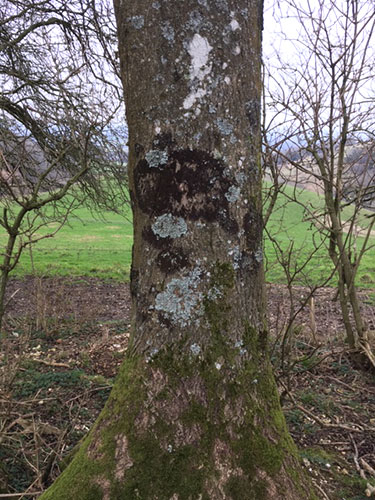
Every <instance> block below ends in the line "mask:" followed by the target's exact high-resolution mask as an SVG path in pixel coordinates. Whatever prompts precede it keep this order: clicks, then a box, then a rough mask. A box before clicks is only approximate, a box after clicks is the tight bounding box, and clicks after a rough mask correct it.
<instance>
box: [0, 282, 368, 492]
mask: <svg viewBox="0 0 375 500" xmlns="http://www.w3.org/2000/svg"><path fill="white" fill-rule="evenodd" d="M307 296H308V290H307V289H305V288H296V289H295V290H294V292H293V303H294V307H295V309H296V310H298V309H299V308H302V309H301V311H299V312H298V314H297V315H296V317H295V319H294V321H293V322H292V324H291V326H290V328H289V329H288V318H289V316H290V299H289V297H288V292H287V290H286V288H285V287H283V286H275V285H272V286H268V312H269V324H270V329H271V343H270V348H271V356H272V360H273V363H274V366H275V373H276V378H277V382H278V386H279V389H280V395H281V400H282V403H283V408H284V410H285V415H286V418H287V421H288V424H289V428H290V431H291V433H292V435H293V438H294V439H295V441H296V442H297V444H298V446H299V447H300V451H301V456H302V458H303V461H304V464H305V467H306V469H307V471H308V473H309V474H310V475H311V477H312V478H313V480H314V482H315V483H316V484H317V488H318V489H319V492H320V495H321V498H322V499H330V500H343V499H345V500H362V499H365V498H368V496H366V495H373V497H375V494H374V491H375V489H374V491H372V489H371V488H372V486H371V485H374V486H375V377H374V374H373V373H372V372H371V371H366V370H359V369H356V368H354V367H353V366H352V365H351V363H350V360H349V357H348V355H347V347H346V344H345V338H344V327H343V323H342V321H341V318H340V312H339V306H338V304H337V302H335V301H334V298H335V292H334V290H332V289H320V290H317V291H316V292H315V293H314V303H313V305H311V302H309V304H310V305H305V302H306V299H307ZM361 298H362V308H363V314H364V316H365V318H366V321H367V323H368V326H369V329H370V331H375V294H374V292H372V291H370V292H363V293H362V294H361ZM129 318H130V294H129V288H128V285H126V284H122V283H118V282H115V281H113V282H110V281H106V282H103V281H99V280H97V279H92V278H79V279H76V278H75V279H67V278H48V279H34V278H26V279H23V280H16V279H14V280H12V282H11V284H10V287H9V292H8V308H7V316H6V322H5V326H6V331H7V338H6V339H5V341H4V342H3V349H2V351H1V352H0V423H1V427H0V493H3V492H4V493H14V492H20V491H23V492H26V491H27V492H28V493H26V494H25V495H24V496H23V497H20V498H24V499H29V498H30V499H32V498H37V496H38V495H39V493H40V492H41V491H43V489H44V488H45V487H46V486H48V484H49V483H50V482H51V480H53V479H54V478H55V477H56V475H57V474H58V473H59V470H60V468H61V459H63V458H64V457H65V456H66V455H67V454H68V452H69V450H71V448H72V447H73V446H74V445H75V444H76V443H77V442H78V441H79V439H80V438H81V437H83V436H84V435H85V433H86V432H87V430H88V429H89V428H90V426H91V425H92V423H93V422H94V421H95V418H96V417H97V415H98V413H99V411H100V409H101V408H102V406H103V404H104V402H105V399H106V398H107V396H108V393H109V390H110V388H111V385H112V383H113V377H114V376H115V375H116V373H117V370H118V367H119V365H120V364H121V361H122V359H123V356H124V352H125V350H126V347H127V343H128V332H129ZM285 331H288V332H289V334H288V336H287V337H285ZM366 488H367V490H366ZM281 500H282V499H281Z"/></svg>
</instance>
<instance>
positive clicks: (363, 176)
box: [266, 0, 375, 365]
mask: <svg viewBox="0 0 375 500" xmlns="http://www.w3.org/2000/svg"><path fill="white" fill-rule="evenodd" d="M279 15H281V16H287V17H288V18H290V19H294V20H295V21H296V24H294V27H295V28H296V26H297V28H296V29H295V33H296V36H295V39H294V37H293V35H291V34H290V33H288V38H289V40H290V39H293V44H294V47H295V57H294V56H293V57H291V55H290V50H291V49H290V45H288V44H287V42H280V40H282V39H283V38H285V35H284V37H282V38H279V42H280V43H281V47H279V48H278V61H277V62H276V63H275V66H274V67H272V69H271V70H270V73H269V74H272V75H275V74H277V77H276V78H273V77H269V79H268V85H267V92H268V95H267V97H266V101H267V103H268V106H269V109H270V111H271V113H270V114H271V116H272V119H271V120H270V123H269V129H268V133H271V134H273V143H274V144H275V146H274V151H275V150H276V149H277V150H278V154H279V155H280V154H281V156H282V157H283V160H284V162H283V166H282V167H281V170H280V172H282V175H283V176H284V178H285V179H286V180H287V181H289V182H292V183H293V182H296V183H298V184H300V185H306V184H309V185H310V188H311V187H312V186H313V188H314V189H315V190H316V192H317V193H318V194H319V193H320V194H321V200H322V202H321V205H320V206H310V207H308V206H305V207H304V209H305V213H306V215H305V216H306V219H310V220H311V221H312V223H313V224H314V225H315V226H316V227H317V229H318V230H319V232H320V234H321V235H322V237H323V241H324V242H325V245H326V248H327V252H328V254H329V257H330V259H331V261H332V264H333V266H334V269H336V271H337V278H338V292H339V299H340V305H341V310H342V314H343V320H344V323H345V329H346V334H347V338H348V342H349V346H350V348H351V349H353V350H354V351H358V350H360V349H364V350H365V351H366V353H367V356H368V358H369V359H370V361H371V362H372V363H373V364H374V365H375V363H374V361H375V359H374V357H373V355H372V353H371V349H370V348H369V346H368V343H367V326H366V324H365V323H364V321H363V319H362V315H361V309H360V301H359V298H358V293H357V290H356V286H355V278H356V274H357V271H358V268H359V266H360V262H361V259H362V257H363V254H364V252H365V251H366V248H368V245H369V242H370V236H371V231H372V229H373V225H374V222H375V219H374V217H372V216H371V215H370V214H368V213H367V214H366V216H363V215H362V214H363V208H364V207H368V206H369V205H370V200H371V199H372V192H373V185H374V170H373V161H372V158H373V153H372V151H373V144H374V142H373V139H374V137H373V135H374V119H373V117H374V103H373V98H372V95H373V92H372V83H371V82H372V81H373V77H374V65H373V58H374V53H373V50H372V47H373V40H374V26H375V15H374V12H373V10H372V9H371V8H370V6H369V5H368V3H367V2H365V1H362V0H355V1H349V0H348V1H346V0H343V1H341V2H331V1H329V2H326V1H324V2H323V1H319V2H315V3H314V4H308V5H307V6H306V5H305V4H303V3H302V2H298V1H294V0H293V1H288V2H285V3H284V4H283V10H282V11H280V13H279ZM292 26H293V24H292ZM287 45H288V50H285V49H286V46H287ZM286 54H288V55H286ZM284 55H285V56H286V57H284ZM273 61H275V59H273ZM296 201H297V202H298V200H296ZM348 205H350V210H348V209H346V210H345V207H347V206H348ZM359 236H361V238H359ZM351 318H353V319H351Z"/></svg>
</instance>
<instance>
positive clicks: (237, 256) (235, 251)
mask: <svg viewBox="0 0 375 500" xmlns="http://www.w3.org/2000/svg"><path fill="white" fill-rule="evenodd" d="M228 255H229V257H232V259H233V269H235V270H238V269H239V268H240V266H241V251H240V247H239V246H238V245H236V246H235V247H234V248H231V249H230V250H229V252H228Z"/></svg>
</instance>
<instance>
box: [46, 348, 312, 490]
mask: <svg viewBox="0 0 375 500" xmlns="http://www.w3.org/2000/svg"><path fill="white" fill-rule="evenodd" d="M234 351H235V350H233V352H229V351H228V355H227V356H226V357H225V358H222V366H221V367H220V369H218V368H217V367H215V366H213V358H212V357H211V356H210V353H208V354H207V356H205V357H201V358H200V359H188V358H185V359H179V357H178V355H177V356H176V359H174V356H173V355H172V352H171V351H170V350H166V351H165V353H160V354H159V355H158V356H157V357H156V358H155V359H154V360H152V362H149V363H145V362H144V361H142V360H140V359H127V360H126V361H125V363H124V364H123V366H122V369H121V372H120V374H119V377H118V379H117V381H116V383H115V386H114V389H113V391H112V394H111V396H110V398H109V400H108V402H107V405H106V407H105V409H104V410H103V412H102V414H101V415H100V418H99V419H98V421H97V423H96V425H95V428H94V429H93V430H92V431H91V433H90V434H89V436H88V437H87V439H86V440H85V442H84V443H83V445H82V446H81V449H80V450H79V452H78V453H77V454H76V456H75V457H74V459H73V461H72V463H71V464H70V465H69V466H68V468H67V469H66V470H65V471H64V473H63V474H62V476H61V477H60V478H59V479H58V480H57V481H56V483H55V484H54V485H53V486H52V487H51V488H50V489H49V490H48V491H47V492H46V493H45V494H44V495H43V496H42V499H43V500H48V499H51V500H52V499H53V500H65V499H66V500H70V499H72V498H77V499H78V498H79V499H80V500H99V499H103V500H109V499H110V500H125V499H129V500H132V499H136V498H141V499H145V500H146V499H154V500H166V499H173V500H195V499H196V500H198V499H202V500H203V499H207V500H209V499H215V500H219V499H232V500H241V499H243V500H252V499H254V500H263V499H267V500H270V499H280V498H283V499H284V500H289V499H290V500H301V498H304V499H311V500H312V499H314V498H316V497H315V496H314V494H313V491H312V489H310V488H309V486H306V484H307V483H306V479H305V477H304V476H303V474H302V473H301V467H300V463H299V459H298V455H297V452H296V449H295V446H294V444H293V442H292V440H291V439H290V437H289V434H288V432H287V430H286V427H285V422H284V417H283V414H282V412H281V409H280V407H279V403H278V397H277V393H276V391H275V385H274V381H273V377H272V373H271V370H270V368H269V366H268V364H267V362H265V361H264V360H260V359H258V360H257V361H255V362H254V361H250V360H249V361H247V362H246V363H245V364H244V366H243V368H240V369H238V368H237V367H236V357H238V356H240V354H239V353H238V352H234ZM175 354H176V353H175ZM264 401H266V402H267V403H266V405H265V404H264Z"/></svg>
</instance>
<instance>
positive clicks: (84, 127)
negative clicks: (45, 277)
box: [0, 0, 126, 327]
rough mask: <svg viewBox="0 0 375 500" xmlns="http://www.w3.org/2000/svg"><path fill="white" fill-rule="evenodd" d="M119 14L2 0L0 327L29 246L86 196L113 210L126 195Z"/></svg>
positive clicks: (103, 8) (78, 5)
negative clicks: (10, 285) (11, 282)
mask: <svg viewBox="0 0 375 500" xmlns="http://www.w3.org/2000/svg"><path fill="white" fill-rule="evenodd" d="M99 19H100V22H99ZM113 22H114V17H113V15H111V11H110V10H109V5H108V3H106V2H101V3H100V4H99V5H96V4H95V2H78V1H77V2H69V3H67V2H60V1H57V2H50V1H47V0H43V1H39V2H23V1H16V0H12V1H7V2H5V3H4V4H3V5H2V10H1V13H0V89H1V93H0V196H1V207H0V209H1V210H0V225H1V226H2V228H3V230H5V232H6V234H7V242H6V244H5V246H4V249H3V251H2V255H1V261H0V327H1V321H2V317H3V314H4V293H5V289H6V284H7V281H8V276H9V273H10V272H11V271H12V270H13V269H14V268H15V266H16V265H17V263H18V261H19V258H20V256H21V253H22V251H23V249H24V248H25V246H27V245H31V244H33V243H35V242H36V241H38V240H39V239H40V238H43V237H50V236H52V235H53V234H54V233H55V232H56V231H57V230H58V229H59V227H61V225H62V224H64V223H65V221H66V219H67V217H68V215H69V214H70V213H71V212H72V210H74V208H75V207H76V206H77V204H80V203H82V202H83V201H84V200H85V201H86V202H87V200H91V203H93V204H94V205H101V206H103V205H105V206H106V207H110V208H111V209H115V210H121V205H122V204H123V203H124V200H126V195H125V191H126V189H125V183H124V182H122V183H121V184H119V182H117V181H118V179H119V178H121V180H123V177H124V168H123V164H124V160H125V159H126V155H125V148H124V147H123V138H122V137H121V142H119V140H118V131H117V130H116V128H114V125H116V117H117V114H118V111H119V110H120V109H121V107H122V96H121V93H120V92H119V86H118V83H119V80H118V78H117V67H116V62H115V58H114V56H113V47H114V45H113V42H114V41H115V40H116V33H115V26H114V24H113ZM111 23H112V24H111ZM115 181H116V183H115ZM68 194H69V195H70V196H66V195H68ZM51 223H53V224H51ZM56 224H57V226H56ZM51 226H53V229H50V230H48V227H51ZM42 227H44V232H43V231H41V228H42Z"/></svg>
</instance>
